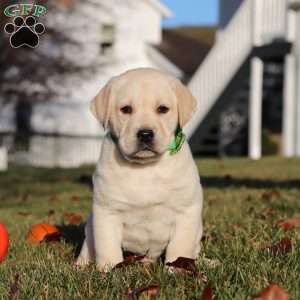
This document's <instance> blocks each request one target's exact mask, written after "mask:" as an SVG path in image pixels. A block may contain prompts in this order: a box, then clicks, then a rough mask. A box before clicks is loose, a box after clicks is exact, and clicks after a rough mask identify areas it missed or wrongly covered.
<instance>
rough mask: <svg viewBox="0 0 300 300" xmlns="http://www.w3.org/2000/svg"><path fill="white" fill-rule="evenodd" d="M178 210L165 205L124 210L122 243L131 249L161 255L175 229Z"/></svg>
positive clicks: (151, 254)
mask: <svg viewBox="0 0 300 300" xmlns="http://www.w3.org/2000/svg"><path fill="white" fill-rule="evenodd" d="M175 216H176V211H173V209H172V208H169V207H164V206H159V205H158V206H154V207H151V208H148V209H147V210H145V209H134V210H132V211H131V212H129V211H127V212H123V213H122V215H121V218H122V224H123V234H122V244H123V247H124V248H125V249H127V250H129V251H132V252H136V253H141V254H146V253H148V254H149V255H150V256H152V257H156V256H159V255H160V254H161V252H162V251H163V249H164V248H165V247H166V246H167V243H168V241H169V239H170V236H171V234H172V231H173V229H174V222H175Z"/></svg>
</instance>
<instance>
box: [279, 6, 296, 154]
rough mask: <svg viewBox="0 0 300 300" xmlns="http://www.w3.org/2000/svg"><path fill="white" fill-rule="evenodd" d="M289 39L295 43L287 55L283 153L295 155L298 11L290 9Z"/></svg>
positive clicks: (287, 32)
mask: <svg viewBox="0 0 300 300" xmlns="http://www.w3.org/2000/svg"><path fill="white" fill-rule="evenodd" d="M286 34H287V40H288V41H290V42H291V43H293V49H292V51H291V53H289V54H287V55H286V57H285V66H284V86H283V128H282V154H283V156H284V157H292V156H294V155H295V137H296V132H295V117H296V115H295V111H296V107H295V104H296V102H295V100H296V76H297V72H296V63H297V59H296V56H295V37H296V12H295V11H294V10H292V9H289V10H288V15H287V29H286Z"/></svg>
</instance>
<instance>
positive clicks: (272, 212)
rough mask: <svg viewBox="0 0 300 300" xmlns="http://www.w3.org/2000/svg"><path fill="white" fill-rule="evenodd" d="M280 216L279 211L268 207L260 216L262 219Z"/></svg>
mask: <svg viewBox="0 0 300 300" xmlns="http://www.w3.org/2000/svg"><path fill="white" fill-rule="evenodd" d="M277 214H278V211H277V210H275V209H273V208H271V207H267V208H265V209H264V210H263V211H262V212H261V214H260V217H261V218H262V219H267V218H270V217H275V216H276V215H277Z"/></svg>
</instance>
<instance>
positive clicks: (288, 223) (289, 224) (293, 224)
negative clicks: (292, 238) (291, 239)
mask: <svg viewBox="0 0 300 300" xmlns="http://www.w3.org/2000/svg"><path fill="white" fill-rule="evenodd" d="M277 225H278V226H279V227H281V228H283V229H284V230H289V229H292V228H300V218H299V217H298V218H290V219H287V220H280V221H278V222H277Z"/></svg>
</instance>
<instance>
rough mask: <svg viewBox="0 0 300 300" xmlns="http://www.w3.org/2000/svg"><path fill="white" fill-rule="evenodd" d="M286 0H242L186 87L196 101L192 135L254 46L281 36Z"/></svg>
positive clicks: (189, 133) (190, 126) (188, 128)
mask: <svg viewBox="0 0 300 300" xmlns="http://www.w3.org/2000/svg"><path fill="white" fill-rule="evenodd" d="M286 5H287V0H244V2H243V3H242V4H241V6H240V7H239V9H238V10H237V12H236V14H235V15H234V17H233V18H232V20H231V22H230V23H229V24H228V26H227V28H226V29H225V30H224V31H223V32H222V34H221V35H220V37H219V38H218V39H217V41H216V44H215V45H214V47H213V48H212V50H211V51H210V53H209V54H208V56H207V57H206V59H205V60H204V62H203V63H202V64H201V65H200V67H199V69H198V70H197V71H196V73H195V75H194V77H193V78H192V79H191V81H190V83H189V88H190V90H191V91H192V93H193V94H194V96H195V97H196V99H197V101H198V108H197V111H196V113H195V115H194V117H193V119H192V120H191V122H189V123H188V125H187V126H186V127H185V132H186V134H187V136H188V137H191V136H192V134H193V133H194V131H195V130H196V129H197V127H198V126H199V125H200V124H201V122H202V121H203V120H204V118H205V116H206V115H207V114H208V112H209V111H210V109H211V108H212V106H213V105H214V104H215V103H216V101H217V100H218V98H219V97H220V95H221V93H222V92H223V91H224V90H225V88H226V86H227V85H228V84H229V82H230V81H231V80H232V79H233V77H234V76H235V74H236V73H237V71H238V70H239V68H240V67H241V65H242V64H243V63H244V62H245V60H246V59H247V57H248V56H249V55H250V53H251V51H252V49H253V47H255V46H260V45H263V44H268V43H270V42H272V41H274V40H280V39H284V38H285V35H286V15H287V13H286V10H287V9H286Z"/></svg>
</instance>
